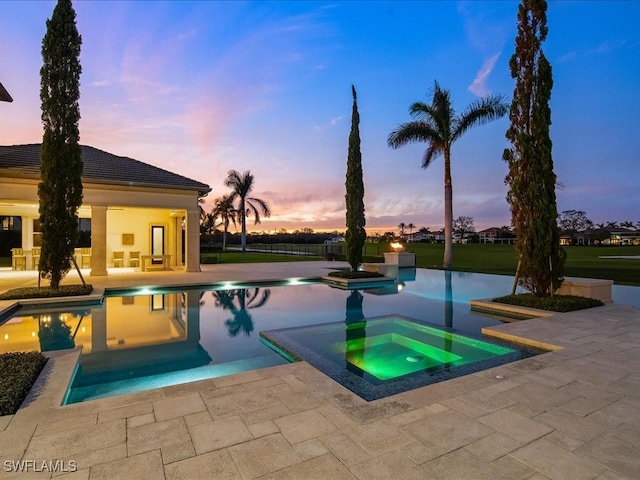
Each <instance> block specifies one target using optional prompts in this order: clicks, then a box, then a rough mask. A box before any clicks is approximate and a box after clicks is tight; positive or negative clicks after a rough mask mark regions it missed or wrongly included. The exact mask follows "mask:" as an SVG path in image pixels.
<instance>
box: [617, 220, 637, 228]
mask: <svg viewBox="0 0 640 480" xmlns="http://www.w3.org/2000/svg"><path fill="white" fill-rule="evenodd" d="M620 226H621V227H624V228H634V226H633V222H629V221H627V222H622V223H620Z"/></svg>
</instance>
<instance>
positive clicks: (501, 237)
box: [478, 227, 516, 244]
mask: <svg viewBox="0 0 640 480" xmlns="http://www.w3.org/2000/svg"><path fill="white" fill-rule="evenodd" d="M478 241H479V242H480V243H500V244H505V243H506V244H513V243H515V242H516V236H515V235H514V233H513V232H511V231H510V230H505V229H504V228H499V227H491V228H487V229H485V230H482V231H480V232H478Z"/></svg>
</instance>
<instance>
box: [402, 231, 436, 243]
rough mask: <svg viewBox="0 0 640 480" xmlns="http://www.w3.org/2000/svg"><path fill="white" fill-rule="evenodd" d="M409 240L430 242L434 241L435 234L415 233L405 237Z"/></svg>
mask: <svg viewBox="0 0 640 480" xmlns="http://www.w3.org/2000/svg"><path fill="white" fill-rule="evenodd" d="M404 236H405V237H406V239H407V242H428V241H433V238H434V234H433V233H431V232H428V233H424V232H414V233H409V234H405V235H404Z"/></svg>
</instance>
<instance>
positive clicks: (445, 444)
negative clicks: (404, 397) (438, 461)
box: [402, 411, 495, 457]
mask: <svg viewBox="0 0 640 480" xmlns="http://www.w3.org/2000/svg"><path fill="white" fill-rule="evenodd" d="M402 429H403V430H404V431H406V432H408V433H409V434H411V435H413V437H415V438H417V439H418V440H420V441H421V442H422V444H423V445H425V446H426V447H427V448H428V449H429V451H430V452H432V455H433V457H437V456H440V455H444V454H446V453H448V452H451V451H453V450H457V449H458V448H461V447H464V446H465V445H469V444H470V443H473V442H475V441H477V440H478V439H480V438H483V437H487V436H489V435H491V434H493V433H495V430H493V429H492V428H490V427H487V426H486V425H483V424H481V423H480V422H478V421H476V420H473V419H471V418H468V417H465V416H464V415H462V414H460V413H458V412H456V411H447V412H443V413H438V414H435V415H431V416H429V417H427V418H425V419H424V420H420V421H418V422H413V423H410V424H408V425H405V426H404V427H402Z"/></svg>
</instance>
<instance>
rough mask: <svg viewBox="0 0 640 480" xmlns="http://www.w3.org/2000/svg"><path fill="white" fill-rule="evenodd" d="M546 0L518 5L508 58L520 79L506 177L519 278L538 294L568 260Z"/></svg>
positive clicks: (555, 282) (558, 277) (548, 289)
mask: <svg viewBox="0 0 640 480" xmlns="http://www.w3.org/2000/svg"><path fill="white" fill-rule="evenodd" d="M546 12H547V2H546V1H545V0H522V2H521V4H520V6H519V8H518V34H517V36H516V46H515V53H514V54H513V56H512V57H511V60H510V61H509V67H510V69H511V76H512V77H513V78H514V79H515V80H516V86H515V89H514V92H513V101H512V103H511V110H510V114H509V118H510V120H511V126H510V127H509V129H508V130H507V134H506V136H507V138H508V139H509V141H510V142H511V145H512V146H511V148H509V149H506V150H505V151H504V155H503V159H504V160H505V161H506V162H507V164H508V166H509V172H508V174H507V176H506V178H505V183H506V184H508V185H509V187H510V188H509V192H508V194H507V201H508V202H509V204H510V206H511V216H512V220H511V221H512V224H513V226H514V229H515V231H516V236H517V237H516V250H517V252H518V255H519V272H518V278H519V283H520V284H521V285H522V286H524V287H525V288H527V289H529V290H530V291H531V292H532V293H534V294H535V295H539V296H547V295H551V294H553V291H554V290H555V289H557V288H558V287H559V286H560V283H561V282H562V268H563V264H564V260H565V256H564V251H563V250H562V249H561V248H560V233H559V230H558V226H557V223H556V219H557V216H558V211H557V206H556V192H555V185H556V175H555V173H554V171H553V158H552V155H551V138H550V136H549V129H550V126H551V109H550V107H549V100H550V99H551V89H552V87H553V78H552V71H551V65H550V64H549V62H548V61H547V59H546V57H545V55H544V52H543V51H542V42H544V40H545V38H546V36H547V31H548V29H547V13H546Z"/></svg>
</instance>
